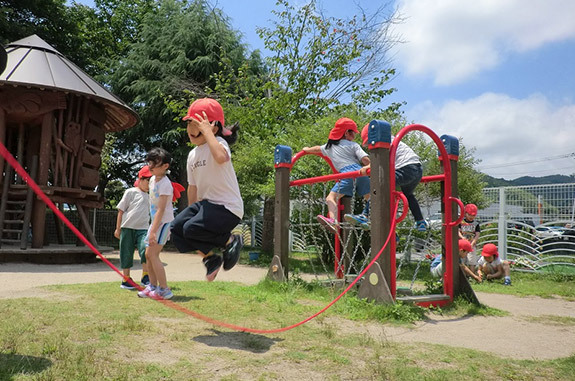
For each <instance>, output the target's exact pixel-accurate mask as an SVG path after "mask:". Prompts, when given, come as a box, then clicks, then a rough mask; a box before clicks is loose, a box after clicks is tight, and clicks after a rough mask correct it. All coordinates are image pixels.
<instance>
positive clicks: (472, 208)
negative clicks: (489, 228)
mask: <svg viewBox="0 0 575 381" xmlns="http://www.w3.org/2000/svg"><path fill="white" fill-rule="evenodd" d="M465 213H467V214H470V215H472V216H476V215H477V205H475V204H467V205H465Z"/></svg>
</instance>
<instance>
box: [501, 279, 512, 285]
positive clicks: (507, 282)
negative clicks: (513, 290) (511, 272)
mask: <svg viewBox="0 0 575 381" xmlns="http://www.w3.org/2000/svg"><path fill="white" fill-rule="evenodd" d="M503 285H504V286H511V279H510V278H505V281H504V282H503Z"/></svg>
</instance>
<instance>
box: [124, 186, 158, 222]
mask: <svg viewBox="0 0 575 381" xmlns="http://www.w3.org/2000/svg"><path fill="white" fill-rule="evenodd" d="M118 209H119V210H121V211H122V212H124V215H123V216H122V224H121V226H120V227H121V228H127V229H136V230H147V229H148V227H149V226H150V196H149V195H148V193H146V192H144V191H142V190H141V189H140V188H138V187H133V188H130V189H127V190H126V191H125V192H124V195H123V196H122V199H121V200H120V202H119V203H118Z"/></svg>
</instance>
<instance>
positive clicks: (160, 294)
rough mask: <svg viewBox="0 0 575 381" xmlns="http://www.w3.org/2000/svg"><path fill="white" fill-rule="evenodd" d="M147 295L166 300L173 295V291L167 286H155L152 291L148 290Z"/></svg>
mask: <svg viewBox="0 0 575 381" xmlns="http://www.w3.org/2000/svg"><path fill="white" fill-rule="evenodd" d="M148 297H149V298H152V299H164V300H168V299H172V298H173V297H174V293H173V292H172V290H170V288H169V287H166V288H161V287H156V289H155V290H154V291H152V292H150V294H149V295H148Z"/></svg>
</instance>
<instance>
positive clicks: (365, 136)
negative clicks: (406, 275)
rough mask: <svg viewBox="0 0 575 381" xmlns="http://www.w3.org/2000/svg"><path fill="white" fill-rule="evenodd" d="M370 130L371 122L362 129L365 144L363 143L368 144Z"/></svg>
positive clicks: (362, 141)
mask: <svg viewBox="0 0 575 381" xmlns="http://www.w3.org/2000/svg"><path fill="white" fill-rule="evenodd" d="M368 132H369V123H368V124H366V125H365V126H363V128H362V129H361V144H363V145H366V144H367V134H368Z"/></svg>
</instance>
